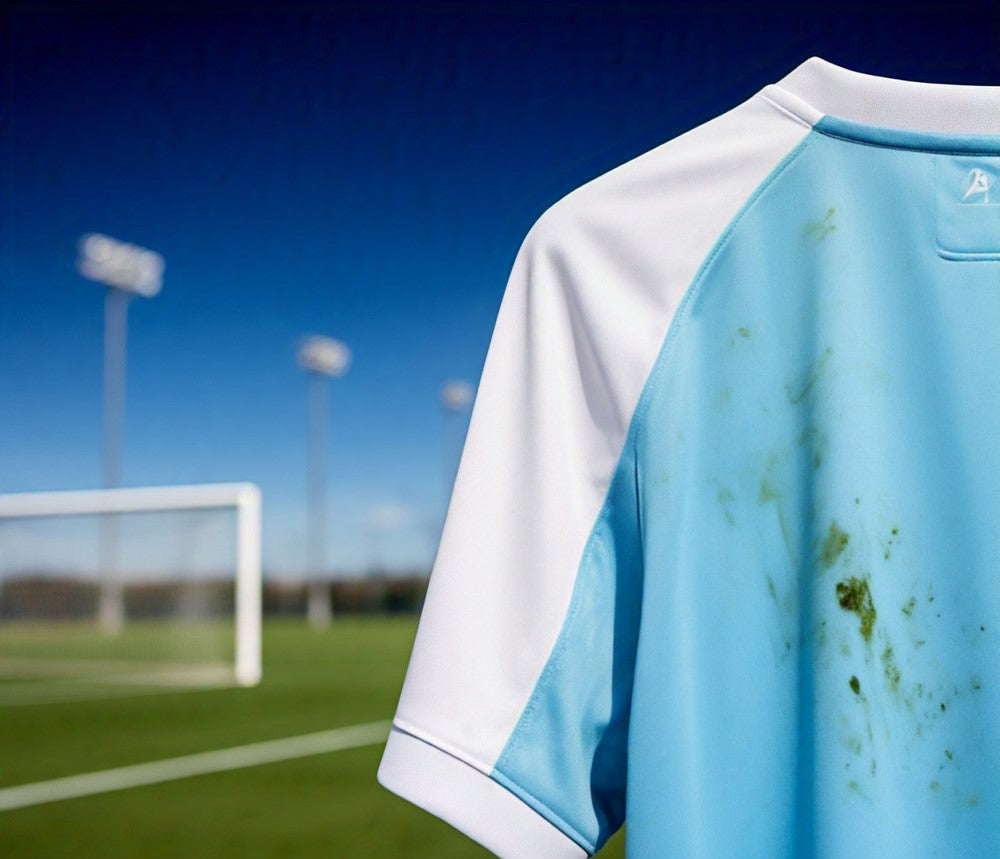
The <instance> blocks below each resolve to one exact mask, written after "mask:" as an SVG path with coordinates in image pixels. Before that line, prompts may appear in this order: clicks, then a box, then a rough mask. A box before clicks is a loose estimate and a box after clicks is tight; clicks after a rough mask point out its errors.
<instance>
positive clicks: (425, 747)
mask: <svg viewBox="0 0 1000 859" xmlns="http://www.w3.org/2000/svg"><path fill="white" fill-rule="evenodd" d="M562 208H563V207H559V206H558V204H557V207H556V208H554V209H552V210H549V212H547V213H546V214H545V215H543V216H542V217H541V218H540V219H539V221H538V222H536V224H535V225H534V226H533V227H532V230H531V231H530V232H529V233H528V235H527V237H526V238H525V240H524V242H523V244H522V246H521V248H520V250H519V252H518V254H517V257H516V259H515V261H514V265H513V268H512V270H511V273H510V277H509V280H508V282H507V286H506V290H505V292H504V294H503V299H502V301H501V304H500V309H499V312H498V315H497V319H496V324H495V327H494V330H493V335H492V338H491V340H490V344H489V348H488V350H487V354H486V360H485V363H484V366H483V372H482V376H481V379H480V384H479V387H478V390H477V394H476V398H475V402H474V405H473V410H472V416H471V420H470V424H469V431H468V434H467V436H466V441H465V445H464V448H463V451H462V455H461V459H460V462H459V467H458V471H457V476H456V480H455V485H454V488H453V491H452V495H451V498H450V502H449V505H448V511H447V517H446V520H445V526H444V531H443V534H442V539H441V542H440V545H439V547H438V551H437V555H436V557H435V561H434V565H433V569H432V573H431V578H430V584H429V588H428V593H427V598H426V601H425V604H424V608H423V611H422V614H421V618H420V623H419V628H418V632H417V637H416V641H415V644H414V648H413V652H412V655H411V659H410V663H409V667H408V670H407V674H406V679H405V682H404V685H403V690H402V694H401V697H400V701H399V706H398V709H397V712H396V715H395V719H394V722H393V728H392V731H391V735H390V737H389V741H388V744H387V746H386V749H385V752H384V756H383V759H382V762H381V766H380V768H379V773H378V778H379V781H380V782H381V783H382V784H383V785H384V786H385V787H387V788H388V789H389V790H391V791H393V792H395V793H397V794H399V795H400V796H402V797H404V798H406V799H407V800H409V801H411V802H413V803H415V804H417V805H419V806H421V807H423V808H425V809H427V810H429V811H430V812H432V813H433V814H435V815H437V816H439V817H441V818H443V819H444V820H446V821H448V822H449V823H451V824H452V825H453V826H455V827H457V828H458V829H460V830H461V831H463V832H465V833H466V834H467V835H469V836H470V837H472V838H473V839H475V840H477V841H479V842H480V843H481V844H483V845H484V846H485V847H487V848H489V849H490V850H492V851H493V852H494V853H496V854H498V855H500V856H509V857H515V856H516V857H524V856H545V857H567V859H568V857H580V856H584V855H589V854H592V853H594V852H595V851H596V850H597V849H599V848H600V846H601V845H602V844H603V843H604V842H605V841H606V840H607V838H608V837H610V835H611V834H613V833H614V831H615V830H617V829H618V828H619V827H620V826H621V825H622V823H623V820H624V814H625V773H626V759H627V735H628V720H629V702H630V696H631V689H632V677H633V666H634V656H635V647H636V636H637V629H638V618H639V605H640V592H641V578H642V552H641V534H640V525H639V511H638V498H637V491H636V460H635V455H634V445H633V444H632V442H631V440H630V437H629V426H630V419H631V417H632V414H633V411H634V409H635V405H636V399H637V397H638V394H639V389H640V388H641V383H642V379H643V377H644V376H645V372H646V370H647V369H648V363H649V361H650V360H651V356H649V355H646V356H645V357H644V358H636V357H635V355H634V344H635V341H636V340H639V341H643V340H645V341H650V342H653V341H656V340H657V339H658V337H659V336H661V335H662V332H657V331H654V332H652V333H651V334H646V335H645V338H643V336H641V335H640V334H639V333H638V332H640V331H641V330H642V329H643V324H642V323H641V322H639V323H638V324H637V325H636V326H632V325H631V323H632V322H635V321H636V320H635V317H636V315H641V313H642V307H641V306H639V305H637V304H635V303H631V302H630V301H629V293H628V291H627V290H626V289H624V288H623V287H622V285H621V279H620V277H616V274H615V272H614V270H613V267H612V266H610V265H609V264H608V261H607V258H606V256H602V251H601V248H600V243H599V242H598V243H595V242H593V241H592V240H591V239H590V238H588V236H587V234H586V229H584V228H583V226H581V224H580V223H579V222H577V221H574V219H573V218H571V217H568V216H565V215H563V214H561V212H562ZM584 226H585V225H584ZM630 328H631V329H632V334H631V336H632V340H630V335H629V330H630ZM645 351H646V352H647V353H648V352H650V351H651V350H650V349H649V348H648V347H647V348H646V350H645Z"/></svg>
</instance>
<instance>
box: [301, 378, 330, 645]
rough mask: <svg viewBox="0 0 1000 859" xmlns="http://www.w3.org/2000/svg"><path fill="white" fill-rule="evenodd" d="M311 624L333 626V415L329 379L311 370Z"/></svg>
mask: <svg viewBox="0 0 1000 859" xmlns="http://www.w3.org/2000/svg"><path fill="white" fill-rule="evenodd" d="M308 386H309V391H308V399H309V537H308V545H309V571H310V581H309V588H308V591H309V593H308V604H307V614H308V617H309V623H310V624H312V625H313V626H314V627H317V628H322V627H325V626H329V625H330V621H331V620H332V619H333V607H332V604H331V599H330V596H331V594H330V584H329V582H327V581H324V580H323V568H324V566H325V563H326V540H325V532H326V467H327V466H326V440H327V432H328V425H329V415H330V380H329V377H328V376H324V375H322V374H321V373H317V372H312V371H310V372H309V381H308Z"/></svg>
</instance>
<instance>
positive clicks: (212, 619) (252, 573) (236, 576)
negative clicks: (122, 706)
mask: <svg viewBox="0 0 1000 859" xmlns="http://www.w3.org/2000/svg"><path fill="white" fill-rule="evenodd" d="M260 677H261V500H260V491H259V490H258V488H257V487H256V486H255V485H253V484H251V483H225V484H202V485H194V486H154V487H143V488H130V489H103V490H83V491H73V492H31V493H16V494H6V495H2V494H0V704H17V703H19V702H22V701H23V702H27V703H34V702H36V701H44V700H60V699H63V698H72V697H74V696H76V697H86V696H87V695H95V694H99V693H104V692H106V693H107V694H120V693H122V692H125V691H127V690H131V691H135V690H146V689H150V688H160V689H170V688H195V687H210V686H223V685H233V684H236V685H240V686H252V685H254V684H256V683H258V682H259V681H260Z"/></svg>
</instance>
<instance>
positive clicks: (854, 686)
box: [847, 674, 861, 695]
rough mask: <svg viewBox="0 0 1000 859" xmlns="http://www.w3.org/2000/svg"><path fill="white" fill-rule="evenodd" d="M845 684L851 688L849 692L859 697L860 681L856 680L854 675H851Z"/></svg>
mask: <svg viewBox="0 0 1000 859" xmlns="http://www.w3.org/2000/svg"><path fill="white" fill-rule="evenodd" d="M847 682H848V684H849V685H850V687H851V691H852V692H853V693H854V694H855V695H860V694H861V681H860V680H858V678H857V677H856V676H855V675H853V674H852V675H851V679H850V680H848V681H847Z"/></svg>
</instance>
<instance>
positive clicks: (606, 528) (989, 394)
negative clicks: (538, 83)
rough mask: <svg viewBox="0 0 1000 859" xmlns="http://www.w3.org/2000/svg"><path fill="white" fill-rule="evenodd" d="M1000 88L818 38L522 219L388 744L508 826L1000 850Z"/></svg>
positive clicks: (504, 845) (414, 795)
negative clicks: (910, 70)
mask: <svg viewBox="0 0 1000 859" xmlns="http://www.w3.org/2000/svg"><path fill="white" fill-rule="evenodd" d="M998 774H1000V88H992V87H990V88H987V87H960V86H942V85H933V84H918V83H910V82H904V81H892V80H888V79H884V78H877V77H872V76H868V75H861V74H858V73H856V72H850V71H847V70H845V69H840V68H838V67H836V66H832V65H831V64H829V63H826V62H824V61H823V60H820V59H817V58H813V59H812V60H809V61H807V62H806V63H804V64H803V65H802V66H800V67H798V68H797V69H795V70H794V71H793V72H791V73H790V74H789V75H788V76H787V77H786V78H784V79H783V80H781V81H779V82H778V83H777V84H774V85H771V86H768V87H765V89H764V90H762V91H761V92H760V93H758V94H757V95H756V96H754V97H753V98H752V99H750V100H749V101H747V102H745V103H744V104H742V105H740V106H738V107H736V108H734V109H733V110H732V111H730V112H729V113H727V114H724V115H723V116H721V117H719V118H717V119H716V120H713V121H712V122H710V123H706V124H705V125H703V126H700V127H699V128H697V129H694V130H693V131H691V132H689V133H688V134H686V135H683V136H681V137H679V138H677V139H676V140H673V141H670V142H668V143H666V144H663V146H661V147H658V148H657V149H655V150H653V151H651V152H650V153H647V154H646V155H643V156H640V158H638V159H635V160H634V161H631V162H629V163H628V164H625V165H622V166H621V167H619V168H617V169H616V170H614V171H611V172H610V173H608V174H605V175H604V176H602V177H599V178H598V179H596V180H594V181H593V182H591V183H588V185H585V186H583V187H582V188H580V189H578V190H577V191H575V192H573V193H572V194H570V195H568V196H567V197H566V198H564V199H563V200H561V201H560V202H559V203H557V204H556V205H555V206H554V207H553V208H552V209H550V210H549V211H548V212H546V213H545V214H544V215H543V216H542V218H540V219H539V221H538V223H537V224H536V225H535V227H533V229H532V231H531V233H530V234H529V236H528V237H527V238H526V240H525V244H524V246H523V247H522V248H521V251H520V253H519V254H518V259H517V261H516V262H515V265H514V269H513V271H512V274H511V279H510V282H509V284H508V288H507V292H506V293H505V295H504V301H503V304H502V305H501V309H500V313H499V315H498V320H497V327H496V329H495V331H494V337H493V340H492V341H491V344H490V350H489V353H488V355H487V359H486V364H485V366H484V371H483V377H482V382H481V385H480V389H479V392H478V394H477V398H476V404H475V408H474V411H473V417H472V423H471V425H470V431H469V436H468V438H467V441H466V447H465V450H464V451H463V455H462V461H461V465H460V467H459V475H458V479H457V482H456V486H455V490H454V493H453V496H452V499H451V504H450V506H449V513H448V521H447V524H446V527H445V534H444V537H443V540H442V543H441V547H440V549H439V551H438V555H437V558H436V559H435V565H434V571H433V573H432V576H431V585H430V590H429V593H428V599H427V603H426V606H425V609H424V613H423V615H422V618H421V623H420V629H419V632H418V636H417V641H416V644H415V647H414V653H413V657H412V660H411V664H410V669H409V671H408V674H407V679H406V684H405V686H404V689H403V694H402V697H401V699H400V705H399V710H398V712H397V715H396V720H395V723H394V730H393V733H392V735H391V737H390V740H389V744H388V746H387V750H386V753H385V757H384V759H383V762H382V767H381V769H380V773H379V777H380V780H381V781H382V782H383V784H385V785H386V786H387V787H389V788H390V789H392V790H393V791H395V792H397V793H399V794H400V795H402V796H404V797H406V798H407V799H410V800H411V801H413V802H416V803H417V804H419V805H421V806H423V807H425V808H428V809H429V810H431V811H433V812H434V813H436V814H438V815H439V816H441V817H443V818H444V819H446V820H448V821H449V822H451V823H452V824H454V825H455V826H457V827H458V828H460V829H462V830H463V831H465V832H467V833H468V834H469V835H470V836H472V837H473V838H475V839H477V840H478V841H480V842H481V843H483V844H484V845H486V846H487V847H489V848H490V849H491V850H493V851H494V852H496V853H497V854H498V855H501V856H511V857H522V856H524V857H529V856H531V857H533V856H545V857H548V856H566V857H571V856H572V857H579V856H584V855H588V854H592V853H594V852H596V851H597V850H598V849H599V848H600V847H601V845H602V844H603V843H604V842H605V841H606V840H607V839H608V838H609V837H610V836H611V835H612V834H613V833H614V832H615V831H616V830H617V829H618V828H619V827H620V826H622V824H623V823H626V822H627V836H626V837H627V853H628V855H629V856H630V857H637V859H646V857H668V856H682V857H737V856H738V857H768V859H770V857H785V856H787V857H793V856H824V857H848V856H852V857H853V856H882V857H897V856H898V857H922V856H940V857H990V856H1000V776H998Z"/></svg>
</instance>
